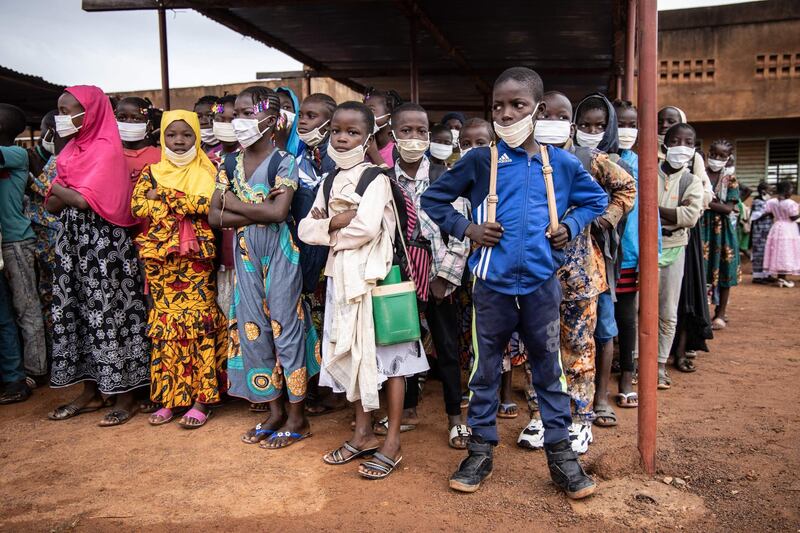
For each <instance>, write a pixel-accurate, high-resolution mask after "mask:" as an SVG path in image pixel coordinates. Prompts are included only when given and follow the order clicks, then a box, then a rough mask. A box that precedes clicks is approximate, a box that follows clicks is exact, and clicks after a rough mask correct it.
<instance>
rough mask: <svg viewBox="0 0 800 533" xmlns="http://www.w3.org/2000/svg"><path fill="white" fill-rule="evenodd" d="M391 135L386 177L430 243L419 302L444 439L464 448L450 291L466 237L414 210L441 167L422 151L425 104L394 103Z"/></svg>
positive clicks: (457, 281)
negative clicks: (445, 231) (446, 232)
mask: <svg viewBox="0 0 800 533" xmlns="http://www.w3.org/2000/svg"><path fill="white" fill-rule="evenodd" d="M445 133H446V134H447V135H448V136H449V135H450V131H449V130H445ZM392 138H393V139H394V142H395V143H396V144H397V150H398V152H399V154H400V157H399V158H398V160H397V163H395V165H394V168H393V170H392V171H391V173H390V177H391V178H392V179H394V180H396V182H397V183H398V184H399V185H400V187H401V188H402V189H403V191H404V192H405V193H406V195H407V196H408V198H410V199H411V201H412V202H414V206H415V208H416V210H417V213H418V217H419V218H418V221H417V224H419V227H420V230H421V231H420V237H422V238H424V239H427V240H428V241H430V243H431V256H432V259H433V263H432V265H431V268H430V278H429V280H430V291H429V297H428V301H427V302H426V305H423V306H422V309H421V311H423V312H424V313H425V318H426V320H427V322H428V327H429V329H430V332H431V337H432V338H433V344H434V347H435V349H436V368H437V370H438V374H439V377H440V378H441V380H442V389H443V393H444V403H445V412H446V413H447V418H448V422H447V423H448V426H447V428H448V431H449V436H448V443H449V445H450V446H451V447H452V448H457V449H466V447H467V439H468V437H469V430H468V428H467V426H465V425H464V423H463V420H462V417H461V370H460V367H459V356H458V325H459V319H458V304H457V302H456V298H455V294H454V293H455V292H456V290H457V289H458V288H459V287H460V286H461V281H462V279H463V276H464V269H465V267H466V263H467V256H468V255H469V242H468V241H467V240H466V239H463V238H462V239H457V238H455V237H450V238H449V239H448V240H447V242H445V241H444V238H443V236H442V232H441V230H439V227H438V226H437V225H436V224H434V223H433V221H431V219H430V218H429V217H428V215H427V214H425V212H424V211H421V210H420V201H421V199H422V195H423V194H424V193H425V191H426V190H427V189H428V187H430V185H431V183H433V182H434V181H435V180H436V179H438V177H439V176H441V175H442V174H443V173H444V172H445V171H446V167H445V166H444V164H442V163H436V162H434V161H432V160H430V159H428V158H427V157H426V156H425V152H426V151H427V149H428V147H429V145H430V143H429V140H428V139H429V132H428V115H427V113H426V112H425V109H423V108H422V107H421V106H419V105H418V104H413V103H406V104H403V105H401V106H399V107H397V108H396V109H395V110H394V111H393V113H392ZM449 146H451V147H452V145H449ZM454 204H455V205H454V207H455V209H457V210H458V211H459V213H461V214H462V215H463V216H464V217H467V216H468V213H469V207H468V205H467V204H466V201H465V200H464V199H463V198H459V199H457V200H456V201H455V202H454ZM426 281H427V280H426ZM423 283H424V282H423ZM411 382H412V387H415V386H416V385H417V384H416V382H415V381H414V380H411ZM416 390H418V389H416ZM413 398H414V399H415V400H416V399H418V395H416V394H414V395H413ZM416 404H417V402H416V401H415V402H413V403H412V404H411V405H409V402H406V407H407V408H409V409H410V410H411V411H412V412H411V413H406V415H411V416H412V417H413V418H416V406H417V405H416Z"/></svg>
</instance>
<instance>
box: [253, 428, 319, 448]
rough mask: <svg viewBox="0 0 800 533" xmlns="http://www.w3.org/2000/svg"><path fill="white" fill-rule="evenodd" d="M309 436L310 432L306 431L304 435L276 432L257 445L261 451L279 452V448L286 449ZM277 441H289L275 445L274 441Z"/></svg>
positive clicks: (291, 432)
mask: <svg viewBox="0 0 800 533" xmlns="http://www.w3.org/2000/svg"><path fill="white" fill-rule="evenodd" d="M310 436H311V432H310V431H307V432H306V433H295V432H293V431H278V432H277V433H273V434H272V435H270V437H269V438H268V439H267V440H265V441H264V442H262V443H261V444H259V445H258V446H259V447H260V448H261V449H263V450H280V449H281V448H288V447H289V446H291V445H292V444H294V443H295V442H299V441H301V440H303V439H305V438H308V437H310ZM278 439H289V440H287V441H286V442H285V443H283V444H276V442H275V441H277V440H278Z"/></svg>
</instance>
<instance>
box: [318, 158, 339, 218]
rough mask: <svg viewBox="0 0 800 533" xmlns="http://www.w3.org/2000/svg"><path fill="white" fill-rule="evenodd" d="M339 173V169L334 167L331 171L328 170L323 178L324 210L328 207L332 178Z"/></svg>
mask: <svg viewBox="0 0 800 533" xmlns="http://www.w3.org/2000/svg"><path fill="white" fill-rule="evenodd" d="M337 174H339V169H338V168H337V169H335V170H333V171H332V172H329V173H328V175H327V176H325V180H324V181H323V182H322V198H323V199H324V200H325V210H326V211H327V209H328V202H329V201H330V199H331V190H332V189H333V180H335V179H336V175H337Z"/></svg>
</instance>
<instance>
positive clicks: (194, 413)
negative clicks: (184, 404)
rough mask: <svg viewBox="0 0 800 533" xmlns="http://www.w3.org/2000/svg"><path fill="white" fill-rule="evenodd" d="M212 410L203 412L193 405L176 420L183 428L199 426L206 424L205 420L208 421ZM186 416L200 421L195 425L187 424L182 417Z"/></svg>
mask: <svg viewBox="0 0 800 533" xmlns="http://www.w3.org/2000/svg"><path fill="white" fill-rule="evenodd" d="M213 412H214V411H209V412H208V413H204V412H203V411H201V410H199V409H195V408H194V407H192V408H191V409H189V410H188V411H186V412H185V413H183V416H182V417H181V419H180V420H179V421H178V425H179V426H180V427H182V428H183V429H197V428H201V427H203V426H205V425H206V422H208V419H209V418H211V414H212V413H213ZM186 418H194V419H195V420H197V421H198V422H200V423H199V424H197V425H192V424H187V423H186V422H184V419H186Z"/></svg>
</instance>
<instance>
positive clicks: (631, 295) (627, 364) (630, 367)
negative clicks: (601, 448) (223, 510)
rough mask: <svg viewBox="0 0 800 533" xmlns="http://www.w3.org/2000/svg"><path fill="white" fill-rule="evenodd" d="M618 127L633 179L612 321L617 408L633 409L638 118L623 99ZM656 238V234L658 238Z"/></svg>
mask: <svg viewBox="0 0 800 533" xmlns="http://www.w3.org/2000/svg"><path fill="white" fill-rule="evenodd" d="M614 109H615V110H616V112H617V124H618V125H619V130H618V131H619V148H620V149H619V157H620V159H621V160H622V161H623V162H625V163H626V164H627V165H628V168H630V169H631V175H632V176H633V179H634V180H636V201H635V203H634V204H633V209H631V211H630V212H629V213H628V216H627V218H626V220H625V229H624V230H623V231H622V238H621V240H620V253H621V257H622V260H621V262H620V272H619V280H618V281H617V302H616V304H615V305H614V318H615V320H616V321H617V329H618V331H619V333H618V335H617V338H618V340H619V365H620V375H619V393H618V394H617V395H616V397H615V398H616V404H617V406H618V407H623V408H633V407H638V405H639V395H638V394H637V393H636V392H635V391H634V390H633V374H634V371H635V366H634V352H635V351H636V343H637V338H636V337H637V332H638V330H637V326H636V324H637V322H636V320H637V312H638V293H639V156H638V154H637V153H636V152H634V151H633V149H632V148H633V145H634V144H635V143H636V138H637V136H638V133H639V130H638V128H639V116H638V113H637V111H636V108H635V107H634V106H633V104H632V103H630V102H629V101H627V100H615V101H614ZM659 239H660V235H659Z"/></svg>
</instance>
